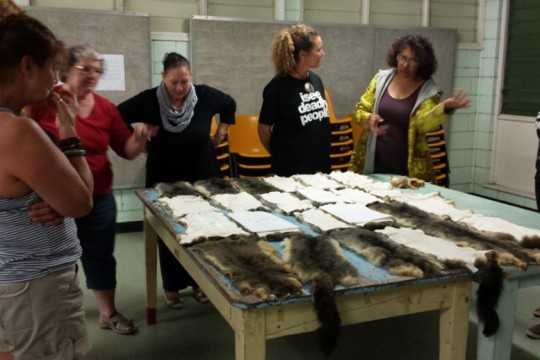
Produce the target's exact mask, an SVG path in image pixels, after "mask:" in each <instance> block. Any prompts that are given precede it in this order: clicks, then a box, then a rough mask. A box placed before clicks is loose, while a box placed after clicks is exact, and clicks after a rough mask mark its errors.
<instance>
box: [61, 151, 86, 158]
mask: <svg viewBox="0 0 540 360" xmlns="http://www.w3.org/2000/svg"><path fill="white" fill-rule="evenodd" d="M62 152H63V153H64V154H65V155H66V156H67V157H68V158H70V157H74V156H85V155H86V150H84V149H69V150H62Z"/></svg>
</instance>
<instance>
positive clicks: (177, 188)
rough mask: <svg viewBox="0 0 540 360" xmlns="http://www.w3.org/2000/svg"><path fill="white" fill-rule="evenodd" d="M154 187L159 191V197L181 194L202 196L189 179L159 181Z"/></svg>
mask: <svg viewBox="0 0 540 360" xmlns="http://www.w3.org/2000/svg"><path fill="white" fill-rule="evenodd" d="M154 188H155V189H156V191H157V192H158V194H159V197H175V196H179V195H194V196H202V194H201V193H200V192H198V191H197V190H195V188H193V186H192V185H191V184H190V183H189V182H187V181H176V182H173V183H157V184H156V186H155V187H154Z"/></svg>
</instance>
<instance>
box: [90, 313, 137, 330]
mask: <svg viewBox="0 0 540 360" xmlns="http://www.w3.org/2000/svg"><path fill="white" fill-rule="evenodd" d="M98 323H99V327H100V328H101V329H109V330H113V331H114V332H115V333H117V334H122V335H130V334H133V333H134V332H135V330H137V327H136V326H135V324H134V323H133V321H132V320H128V319H126V318H125V317H124V315H122V314H120V313H119V312H115V313H114V314H112V315H111V316H110V317H109V318H108V319H103V318H101V317H100V318H99V319H98Z"/></svg>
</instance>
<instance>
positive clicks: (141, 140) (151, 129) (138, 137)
mask: <svg viewBox="0 0 540 360" xmlns="http://www.w3.org/2000/svg"><path fill="white" fill-rule="evenodd" d="M158 129H159V127H158V126H155V125H147V124H142V125H139V126H136V127H135V128H134V130H133V134H131V136H130V137H129V139H128V140H127V141H126V144H125V152H126V158H127V159H128V160H131V159H134V158H135V157H136V156H137V155H139V154H140V153H142V152H144V151H145V150H146V145H147V144H148V141H149V140H150V139H151V138H153V137H154V136H156V134H157V130H158Z"/></svg>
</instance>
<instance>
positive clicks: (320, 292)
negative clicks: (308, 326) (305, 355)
mask: <svg viewBox="0 0 540 360" xmlns="http://www.w3.org/2000/svg"><path fill="white" fill-rule="evenodd" d="M313 302H314V309H315V313H316V314H317V319H318V320H319V323H320V324H321V327H320V328H319V329H318V330H317V340H318V344H319V349H320V350H321V351H322V352H323V353H324V354H325V355H330V354H331V353H332V351H333V350H334V349H335V348H336V347H337V345H338V342H337V340H338V337H339V332H340V326H341V318H340V316H339V311H338V308H337V305H336V299H335V293H334V283H333V281H332V277H331V276H330V275H328V274H326V273H322V274H321V275H320V276H318V277H317V278H316V279H315V280H314V281H313Z"/></svg>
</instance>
